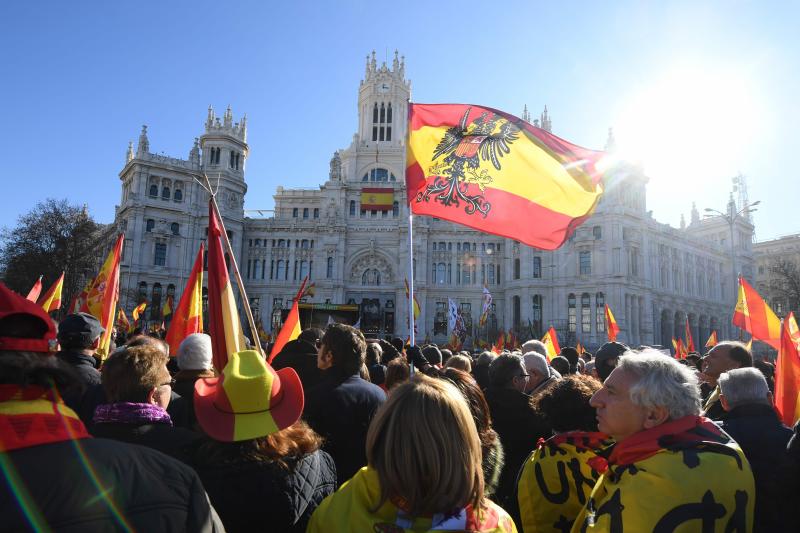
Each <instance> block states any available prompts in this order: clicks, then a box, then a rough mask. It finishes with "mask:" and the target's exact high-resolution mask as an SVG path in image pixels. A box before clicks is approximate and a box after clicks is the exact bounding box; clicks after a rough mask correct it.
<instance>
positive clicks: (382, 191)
mask: <svg viewBox="0 0 800 533" xmlns="http://www.w3.org/2000/svg"><path fill="white" fill-rule="evenodd" d="M393 204H394V189H392V188H375V187H364V188H363V189H361V209H364V210H367V211H369V210H375V211H390V210H391V209H392V205H393Z"/></svg>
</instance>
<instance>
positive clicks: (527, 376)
mask: <svg viewBox="0 0 800 533" xmlns="http://www.w3.org/2000/svg"><path fill="white" fill-rule="evenodd" d="M517 377H518V378H526V379H527V378H529V377H531V375H530V374H519V375H518V376H517Z"/></svg>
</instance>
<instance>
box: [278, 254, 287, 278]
mask: <svg viewBox="0 0 800 533" xmlns="http://www.w3.org/2000/svg"><path fill="white" fill-rule="evenodd" d="M275 277H276V278H277V279H285V278H286V262H285V261H284V260H283V259H278V269H277V270H276V273H275Z"/></svg>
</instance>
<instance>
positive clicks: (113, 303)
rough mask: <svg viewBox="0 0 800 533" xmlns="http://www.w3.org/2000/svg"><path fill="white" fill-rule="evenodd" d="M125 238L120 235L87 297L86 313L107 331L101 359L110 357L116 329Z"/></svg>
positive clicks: (103, 337) (98, 352)
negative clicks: (112, 337)
mask: <svg viewBox="0 0 800 533" xmlns="http://www.w3.org/2000/svg"><path fill="white" fill-rule="evenodd" d="M124 240H125V236H124V235H123V234H120V235H119V237H117V242H116V244H115V245H114V248H112V249H111V251H110V252H109V253H108V257H106V261H105V263H103V267H102V268H101V269H100V272H99V273H98V274H97V277H96V278H94V280H93V281H92V284H91V286H90V287H89V291H88V294H87V296H86V302H85V303H84V308H85V309H86V312H87V313H89V314H91V315H92V316H94V317H95V318H96V319H97V320H99V321H100V325H101V326H103V328H105V331H104V332H103V333H102V334H101V335H100V346H99V347H98V348H97V354H98V355H99V356H100V358H101V359H105V358H106V357H108V347H109V345H110V343H111V333H112V330H113V329H114V318H115V311H116V310H117V302H118V301H119V260H120V257H121V256H122V243H123V241H124Z"/></svg>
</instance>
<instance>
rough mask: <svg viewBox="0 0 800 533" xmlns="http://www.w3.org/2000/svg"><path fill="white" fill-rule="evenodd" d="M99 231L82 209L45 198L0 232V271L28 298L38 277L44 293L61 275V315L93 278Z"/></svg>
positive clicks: (5, 279)
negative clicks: (62, 280) (62, 274)
mask: <svg viewBox="0 0 800 533" xmlns="http://www.w3.org/2000/svg"><path fill="white" fill-rule="evenodd" d="M99 229H100V226H99V225H98V224H97V223H96V222H95V221H94V220H92V218H91V217H90V216H89V214H88V213H87V212H86V208H85V207H81V206H77V205H69V203H68V202H67V201H66V200H55V199H52V198H48V199H47V200H45V201H43V202H40V203H38V204H37V205H36V206H35V207H34V208H33V209H32V210H31V211H30V212H28V213H26V214H24V215H21V216H20V217H19V219H18V221H17V225H16V226H15V227H14V228H3V230H2V232H0V243H2V245H1V246H0V268H2V271H3V280H4V282H5V283H6V285H8V287H9V288H11V289H12V290H15V291H17V292H19V293H21V294H27V292H28V290H29V289H30V288H31V286H32V285H33V284H34V283H35V282H36V279H37V278H38V277H39V276H40V275H42V276H43V279H42V285H43V287H44V289H43V290H47V287H48V286H49V285H50V284H52V283H53V282H55V281H56V279H58V277H59V276H60V275H61V272H62V271H64V272H65V275H64V287H63V290H62V295H61V301H62V305H61V311H60V313H59V316H64V314H66V311H67V308H68V306H69V304H70V302H71V301H72V298H73V297H74V296H75V295H76V294H77V293H79V292H80V291H81V290H82V289H83V286H84V285H85V284H86V280H87V279H88V278H89V277H90V276H94V275H95V274H96V272H95V270H96V265H97V261H98V258H97V255H98V253H99V252H100V250H99V247H98V245H99V242H98V237H99Z"/></svg>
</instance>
